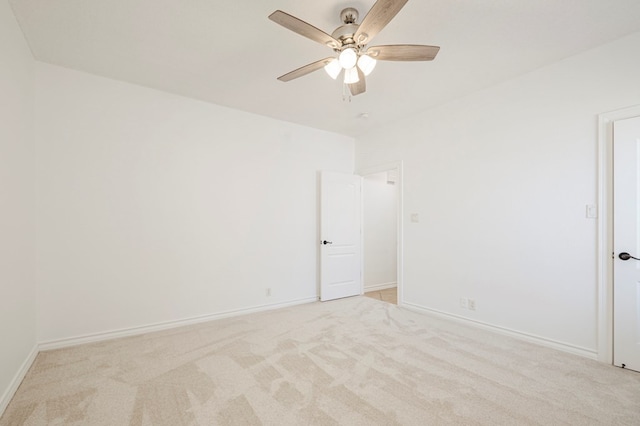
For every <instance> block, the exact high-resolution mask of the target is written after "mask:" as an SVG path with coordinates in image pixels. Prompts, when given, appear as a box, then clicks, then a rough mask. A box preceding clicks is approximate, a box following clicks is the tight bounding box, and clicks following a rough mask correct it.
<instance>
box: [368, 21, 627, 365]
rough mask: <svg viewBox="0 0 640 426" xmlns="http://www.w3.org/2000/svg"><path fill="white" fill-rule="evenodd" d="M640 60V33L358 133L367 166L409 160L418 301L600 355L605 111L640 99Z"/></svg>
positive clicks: (410, 282)
mask: <svg viewBox="0 0 640 426" xmlns="http://www.w3.org/2000/svg"><path fill="white" fill-rule="evenodd" d="M638 51H640V33H637V34H634V35H632V36H629V37H626V38H623V39H620V40H618V41H616V42H614V43H611V44H609V45H606V46H603V47H601V48H598V49H594V50H591V51H589V52H586V53H584V54H581V55H578V56H575V57H572V58H568V59H566V60H564V61H562V62H560V63H557V64H555V65H552V66H549V67H545V68H542V69H539V70H537V71H534V72H532V73H530V74H527V75H525V76H522V77H520V78H517V79H515V80H512V81H509V82H506V83H504V84H501V85H499V86H495V87H493V88H490V89H488V90H484V91H481V92H478V93H475V94H473V95H471V96H467V97H465V98H463V99H460V100H458V101H455V102H452V103H449V104H447V105H444V106H442V107H439V108H436V109H433V110H429V111H426V112H424V113H422V114H419V115H417V116H414V117H410V118H408V119H406V120H404V121H402V122H398V123H394V124H393V125H390V126H389V127H387V128H385V129H377V130H376V132H375V133H370V134H368V135H365V136H363V137H360V138H358V140H357V143H356V152H357V168H358V169H362V168H365V167H370V166H372V165H375V164H382V163H386V162H389V161H395V160H400V159H401V160H404V175H403V185H404V192H405V196H404V213H405V215H406V216H407V217H405V223H406V225H405V229H404V277H403V288H404V300H405V302H407V303H409V304H413V305H416V306H419V307H422V308H427V309H431V310H435V311H440V312H444V313H448V314H453V315H459V316H463V317H466V318H470V319H473V320H477V321H480V322H484V323H488V324H492V325H496V326H500V327H504V328H508V329H511V330H515V331H518V332H522V333H526V334H529V335H534V336H539V337H542V338H544V339H549V340H552V341H556V342H560V343H563V344H566V345H569V346H574V347H576V348H578V349H579V350H580V349H583V350H584V351H585V352H586V353H591V354H592V355H593V354H594V353H595V351H596V350H597V342H596V341H597V334H596V330H597V325H596V322H597V316H596V307H597V298H596V296H597V288H596V220H594V219H587V218H586V217H585V206H586V205H587V204H595V203H596V199H597V170H596V165H597V115H598V114H599V113H602V112H606V111H610V110H613V109H618V108H623V107H627V106H630V105H634V104H640V55H637V52H638ZM470 72H473V71H472V70H470ZM411 213H419V214H420V222H419V223H411V222H410V221H409V220H408V218H409V217H410V215H411ZM463 297H464V298H473V299H475V301H476V305H477V310H476V311H469V310H464V309H462V308H461V307H460V302H459V300H460V298H463Z"/></svg>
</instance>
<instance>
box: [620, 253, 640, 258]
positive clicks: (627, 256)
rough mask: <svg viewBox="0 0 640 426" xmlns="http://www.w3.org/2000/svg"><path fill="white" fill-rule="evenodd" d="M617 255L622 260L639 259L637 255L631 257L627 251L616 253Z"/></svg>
mask: <svg viewBox="0 0 640 426" xmlns="http://www.w3.org/2000/svg"><path fill="white" fill-rule="evenodd" d="M618 257H619V258H620V259H622V260H629V259H635V260H640V259H638V258H637V257H633V256H631V255H630V254H629V253H627V252H622V253H620V254H619V255H618Z"/></svg>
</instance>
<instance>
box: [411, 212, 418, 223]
mask: <svg viewBox="0 0 640 426" xmlns="http://www.w3.org/2000/svg"><path fill="white" fill-rule="evenodd" d="M411 222H414V223H418V222H420V216H419V215H418V213H411Z"/></svg>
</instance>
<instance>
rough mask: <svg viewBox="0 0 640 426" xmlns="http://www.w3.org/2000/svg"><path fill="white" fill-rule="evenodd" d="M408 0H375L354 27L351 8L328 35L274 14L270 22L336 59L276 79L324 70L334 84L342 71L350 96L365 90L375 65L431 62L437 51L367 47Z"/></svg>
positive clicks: (397, 46)
mask: <svg viewBox="0 0 640 426" xmlns="http://www.w3.org/2000/svg"><path fill="white" fill-rule="evenodd" d="M407 1H408V0H378V1H376V3H375V4H374V5H373V7H372V8H371V10H369V13H367V16H365V17H364V19H363V20H362V22H361V23H360V24H357V23H356V21H357V20H358V11H357V10H356V9H354V8H352V7H349V8H346V9H344V10H343V11H342V12H341V13H340V19H341V20H342V22H343V25H341V26H339V27H338V28H336V30H335V31H334V32H333V33H332V34H331V35H329V34H327V33H325V32H324V31H322V30H320V29H318V28H316V27H314V26H313V25H311V24H308V23H307V22H305V21H303V20H301V19H298V18H296V17H295V16H292V15H289V14H288V13H285V12H283V11H281V10H276V11H275V12H273V13H272V14H271V15H269V19H271V20H272V21H273V22H275V23H277V24H280V25H282V26H283V27H285V28H287V29H289V30H291V31H293V32H295V33H298V34H300V35H301V36H304V37H307V38H309V39H311V40H313V41H315V42H318V43H320V44H324V45H325V46H328V47H329V48H331V49H333V50H334V52H336V53H337V56H336V57H331V56H330V57H327V58H324V59H320V60H319V61H316V62H312V63H310V64H308V65H305V66H303V67H300V68H298V69H296V70H294V71H291V72H289V73H287V74H284V75H282V76H280V77H278V80H280V81H285V82H286V81H291V80H293V79H296V78H298V77H302V76H304V75H307V74H309V73H312V72H314V71H317V70H319V69H320V68H324V69H325V71H326V72H327V74H329V76H331V78H333V79H334V80H335V79H336V78H337V77H338V76H339V75H340V73H341V72H342V70H344V83H345V85H347V86H348V87H349V91H350V93H351V94H352V95H353V96H356V95H359V94H361V93H364V92H365V91H366V89H367V85H366V82H365V76H367V75H369V74H370V73H371V71H373V68H374V67H375V65H376V61H377V60H380V61H432V60H433V59H434V58H435V57H436V55H437V54H438V51H439V50H440V47H438V46H426V45H418V44H394V45H384V46H370V47H369V43H370V42H371V40H373V38H374V37H375V36H376V35H377V34H378V33H379V32H380V31H381V30H382V29H383V28H384V27H385V26H386V25H387V24H388V23H389V22H391V20H392V19H393V18H394V16H396V14H397V13H398V12H399V11H400V9H402V7H403V6H404V5H405V4H406V3H407Z"/></svg>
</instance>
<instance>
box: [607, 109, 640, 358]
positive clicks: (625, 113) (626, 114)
mask: <svg viewBox="0 0 640 426" xmlns="http://www.w3.org/2000/svg"><path fill="white" fill-rule="evenodd" d="M638 116H640V105H635V106H631V107H627V108H623V109H619V110H615V111H610V112H605V113H602V114H600V115H598V206H600V209H599V210H600V211H599V214H598V232H597V241H598V257H597V261H598V264H597V277H596V282H597V287H598V312H597V318H598V324H597V326H598V330H597V332H598V340H597V342H598V360H599V361H602V362H606V363H608V364H613V256H612V253H613V123H614V121H617V120H624V119H627V118H633V117H638Z"/></svg>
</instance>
